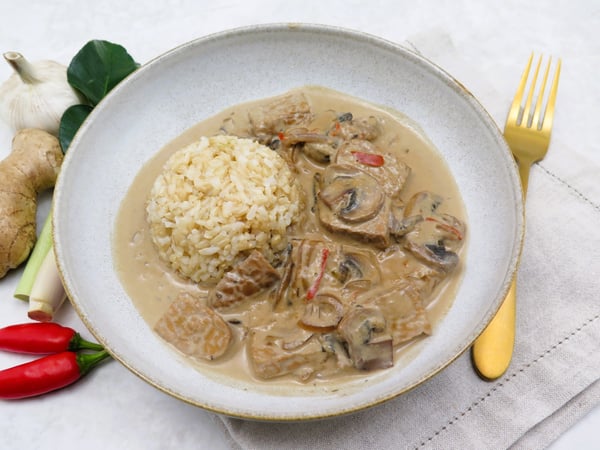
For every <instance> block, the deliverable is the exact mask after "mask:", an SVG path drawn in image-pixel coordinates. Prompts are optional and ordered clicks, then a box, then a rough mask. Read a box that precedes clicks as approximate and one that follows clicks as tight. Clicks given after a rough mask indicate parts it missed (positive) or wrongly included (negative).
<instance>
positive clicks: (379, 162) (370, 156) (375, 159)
mask: <svg viewBox="0 0 600 450" xmlns="http://www.w3.org/2000/svg"><path fill="white" fill-rule="evenodd" d="M352 154H353V155H354V158H355V159H356V160H357V161H358V162H359V163H361V164H364V165H366V166H371V167H381V166H383V164H384V163H385V160H384V159H383V155H380V154H378V153H365V152H352Z"/></svg>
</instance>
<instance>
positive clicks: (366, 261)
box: [335, 245, 381, 287]
mask: <svg viewBox="0 0 600 450" xmlns="http://www.w3.org/2000/svg"><path fill="white" fill-rule="evenodd" d="M338 254H339V256H338V261H339V262H338V271H337V272H336V274H335V276H336V277H337V278H338V279H339V281H340V282H341V283H342V284H344V286H345V287H347V286H348V284H350V283H356V282H359V281H369V282H370V283H372V284H378V283H379V282H380V280H381V273H380V271H379V263H378V261H377V258H376V257H375V254H374V253H373V252H371V251H369V250H367V249H361V248H358V247H354V246H352V245H342V246H341V247H340V250H339V252H338Z"/></svg>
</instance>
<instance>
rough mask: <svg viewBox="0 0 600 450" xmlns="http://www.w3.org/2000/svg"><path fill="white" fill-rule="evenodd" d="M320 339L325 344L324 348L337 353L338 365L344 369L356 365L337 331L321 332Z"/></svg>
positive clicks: (334, 353)
mask: <svg viewBox="0 0 600 450" xmlns="http://www.w3.org/2000/svg"><path fill="white" fill-rule="evenodd" d="M318 339H319V340H320V342H321V345H322V346H323V350H325V351H326V352H327V353H331V354H333V355H335V357H336V365H337V367H339V368H341V369H343V368H348V367H352V366H353V365H354V364H353V362H352V360H351V359H350V357H349V356H348V352H347V351H346V348H345V347H344V344H343V342H342V341H341V340H340V337H339V335H338V334H337V333H326V334H320V335H319V336H318Z"/></svg>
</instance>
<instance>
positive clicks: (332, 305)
mask: <svg viewBox="0 0 600 450" xmlns="http://www.w3.org/2000/svg"><path fill="white" fill-rule="evenodd" d="M343 315H344V305H342V303H341V302H340V301H339V300H338V299H337V298H335V297H333V296H332V295H330V294H319V295H317V296H316V297H315V298H314V299H312V300H311V301H309V302H307V303H306V306H305V307H304V314H303V315H302V318H301V319H300V322H299V325H300V327H302V328H304V329H305V330H309V331H314V332H315V333H327V332H330V331H333V330H335V328H336V327H337V325H338V323H340V320H342V316H343Z"/></svg>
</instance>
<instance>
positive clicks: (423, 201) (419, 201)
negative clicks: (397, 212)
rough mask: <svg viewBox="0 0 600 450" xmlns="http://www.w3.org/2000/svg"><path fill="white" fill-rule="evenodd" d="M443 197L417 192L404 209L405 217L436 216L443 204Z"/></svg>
mask: <svg viewBox="0 0 600 450" xmlns="http://www.w3.org/2000/svg"><path fill="white" fill-rule="evenodd" d="M442 200H443V199H442V197H440V196H439V195H437V194H433V193H431V192H427V191H421V192H417V193H416V194H415V195H413V196H412V197H411V198H410V199H409V200H408V202H407V203H406V207H405V208H404V217H410V216H415V215H421V216H430V215H432V214H435V212H436V211H437V209H438V207H439V206H440V205H441V203H442Z"/></svg>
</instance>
